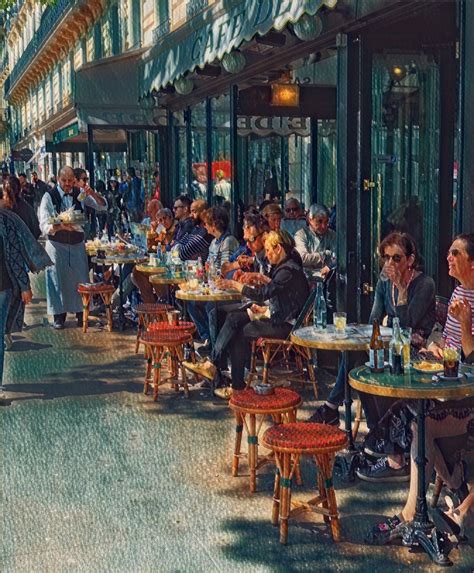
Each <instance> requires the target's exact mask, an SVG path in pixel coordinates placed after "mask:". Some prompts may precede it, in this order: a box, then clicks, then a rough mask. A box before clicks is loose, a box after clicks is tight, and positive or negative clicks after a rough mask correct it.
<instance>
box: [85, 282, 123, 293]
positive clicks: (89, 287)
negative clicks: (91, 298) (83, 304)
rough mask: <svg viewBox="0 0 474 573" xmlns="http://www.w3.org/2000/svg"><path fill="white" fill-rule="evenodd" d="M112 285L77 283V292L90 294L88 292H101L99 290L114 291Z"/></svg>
mask: <svg viewBox="0 0 474 573" xmlns="http://www.w3.org/2000/svg"><path fill="white" fill-rule="evenodd" d="M114 291H115V287H114V285H109V284H107V283H79V284H78V285H77V292H78V293H84V294H90V293H101V292H114Z"/></svg>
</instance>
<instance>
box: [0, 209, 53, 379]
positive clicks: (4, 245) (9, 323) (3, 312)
mask: <svg viewBox="0 0 474 573" xmlns="http://www.w3.org/2000/svg"><path fill="white" fill-rule="evenodd" d="M51 264H52V262H51V260H50V258H49V257H48V255H47V254H46V251H45V250H44V249H43V247H41V246H40V245H39V244H38V242H37V241H36V239H35V238H34V237H33V235H32V234H31V233H30V231H29V230H28V227H27V226H26V225H25V224H24V223H23V221H22V220H21V219H20V218H19V217H18V216H17V215H15V213H12V212H11V211H9V210H7V209H0V336H1V338H0V384H1V382H2V376H3V358H4V356H3V352H4V350H3V348H4V336H5V333H8V334H7V335H8V336H9V333H11V332H16V331H21V329H22V327H23V315H24V311H25V304H28V303H30V302H31V299H32V293H31V287H30V280H29V277H28V270H30V271H31V272H35V273H36V272H39V271H41V270H43V269H44V268H46V267H47V266H49V265H51Z"/></svg>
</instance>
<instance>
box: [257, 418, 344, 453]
mask: <svg viewBox="0 0 474 573" xmlns="http://www.w3.org/2000/svg"><path fill="white" fill-rule="evenodd" d="M263 442H264V443H265V445H267V446H269V447H270V448H272V449H275V450H277V451H278V450H295V451H303V452H304V451H305V450H307V451H313V452H315V451H317V450H324V449H330V450H341V449H342V448H344V447H345V446H346V444H347V436H346V433H345V432H343V431H342V430H340V429H339V428H336V427H335V426H329V425H328V424H316V423H312V422H294V423H290V424H279V425H277V426H272V427H271V428H269V429H268V430H267V431H266V432H265V434H264V436H263Z"/></svg>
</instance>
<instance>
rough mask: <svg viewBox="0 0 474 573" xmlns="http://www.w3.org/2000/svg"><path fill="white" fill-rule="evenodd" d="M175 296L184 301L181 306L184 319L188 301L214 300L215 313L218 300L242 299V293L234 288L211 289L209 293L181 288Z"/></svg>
mask: <svg viewBox="0 0 474 573" xmlns="http://www.w3.org/2000/svg"><path fill="white" fill-rule="evenodd" d="M175 297H176V298H177V299H178V300H182V301H183V303H184V305H183V306H184V308H183V314H184V320H186V316H187V309H186V303H187V302H188V301H195V302H214V303H215V307H216V313H217V303H219V302H228V301H233V300H234V301H235V300H242V295H241V294H240V292H238V291H235V290H232V291H231V290H217V291H213V292H212V293H209V294H204V293H203V292H201V291H183V290H178V291H177V292H176V293H175Z"/></svg>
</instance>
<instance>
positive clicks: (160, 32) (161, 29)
mask: <svg viewBox="0 0 474 573" xmlns="http://www.w3.org/2000/svg"><path fill="white" fill-rule="evenodd" d="M169 31H170V19H169V18H167V19H166V20H163V22H161V24H159V25H158V26H157V27H156V28H155V29H154V30H153V43H154V44H157V43H158V40H159V39H160V38H162V37H163V36H166V34H169Z"/></svg>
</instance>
